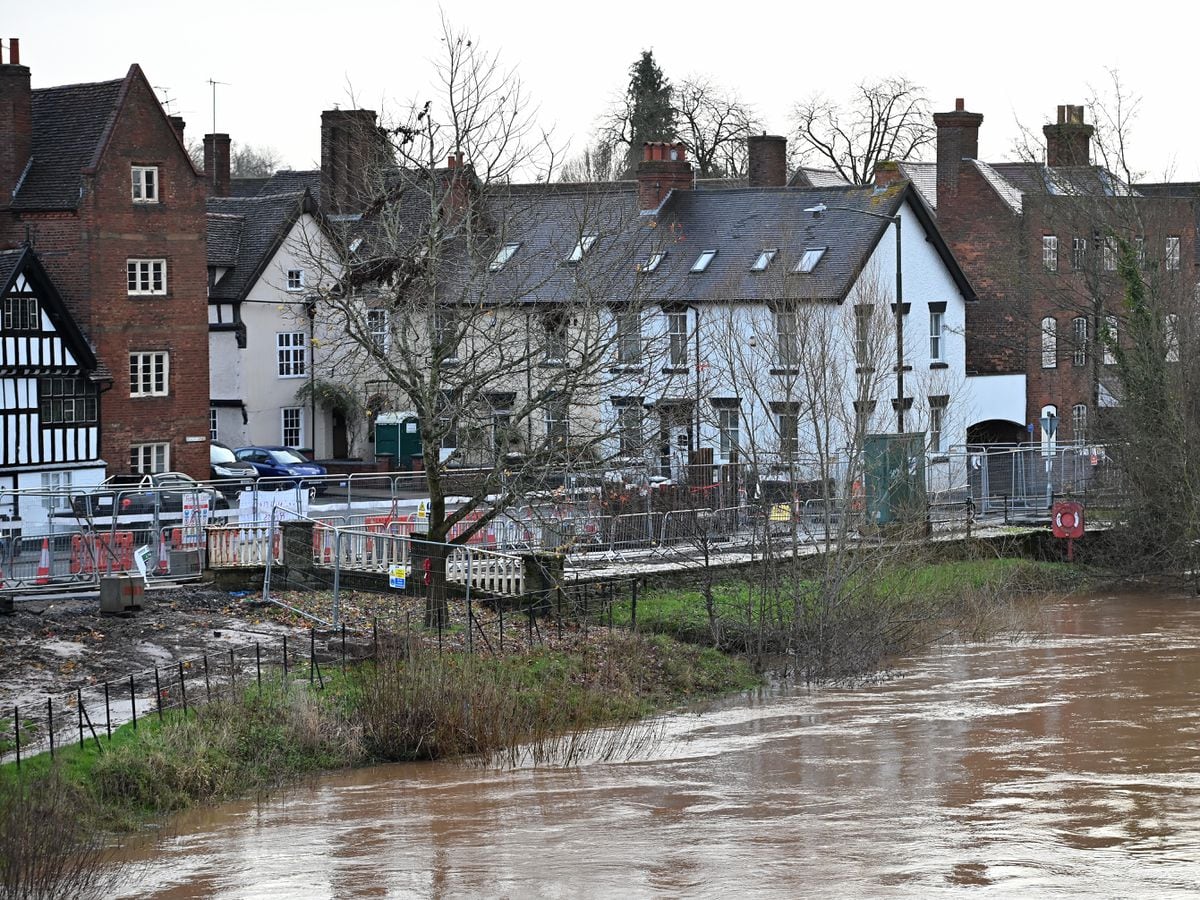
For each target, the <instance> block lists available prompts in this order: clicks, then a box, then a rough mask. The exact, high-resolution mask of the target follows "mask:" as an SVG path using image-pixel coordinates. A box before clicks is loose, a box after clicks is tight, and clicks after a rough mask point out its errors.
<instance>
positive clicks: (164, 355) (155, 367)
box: [129, 350, 170, 397]
mask: <svg viewBox="0 0 1200 900" xmlns="http://www.w3.org/2000/svg"><path fill="white" fill-rule="evenodd" d="M169 376H170V354H169V353H168V352H167V351H166V350H151V351H147V352H143V353H130V354H129V396H130V397H165V396H166V395H167V393H168V390H169V387H170V381H169Z"/></svg>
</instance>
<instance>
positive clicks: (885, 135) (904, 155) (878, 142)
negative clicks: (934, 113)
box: [792, 76, 935, 184]
mask: <svg viewBox="0 0 1200 900" xmlns="http://www.w3.org/2000/svg"><path fill="white" fill-rule="evenodd" d="M792 121H793V123H794V126H795V130H794V136H795V139H796V143H797V145H798V146H799V148H800V150H799V155H800V158H801V159H802V161H804V162H815V163H816V164H819V165H830V166H832V167H833V169H834V171H835V172H837V173H838V174H839V175H840V176H842V177H843V178H845V179H846V180H847V181H848V182H850V183H851V184H869V183H870V182H871V180H872V178H873V176H874V172H875V165H876V164H877V163H881V162H884V161H887V160H891V161H895V162H903V161H904V160H908V159H918V158H920V156H921V154H922V152H923V151H924V150H925V148H926V147H929V146H931V145H932V144H933V142H934V139H935V131H934V128H933V121H932V118H931V116H930V112H929V102H928V100H927V99H926V97H925V94H924V90H923V89H922V88H921V87H920V86H919V85H916V84H913V83H912V82H911V81H909V80H908V79H907V78H903V77H900V76H894V77H890V78H883V79H880V80H878V81H864V82H861V83H860V84H859V85H858V86H857V87H856V88H855V90H854V93H853V94H852V95H851V96H850V97H849V98H847V99H846V100H845V101H842V102H837V101H834V100H832V99H830V98H829V97H827V96H826V95H824V94H819V93H818V94H814V95H812V96H811V97H809V98H808V99H807V100H803V101H801V102H800V103H797V104H796V106H795V107H794V108H793V110H792Z"/></svg>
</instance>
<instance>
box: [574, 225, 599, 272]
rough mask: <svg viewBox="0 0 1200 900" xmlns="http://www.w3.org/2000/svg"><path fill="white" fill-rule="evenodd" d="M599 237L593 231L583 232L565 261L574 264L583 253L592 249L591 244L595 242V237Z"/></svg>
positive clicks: (581, 257)
mask: <svg viewBox="0 0 1200 900" xmlns="http://www.w3.org/2000/svg"><path fill="white" fill-rule="evenodd" d="M598 237H600V235H598V234H597V233H596V232H594V231H587V232H584V233H583V235H581V236H580V238H579V243H577V244H576V245H575V249H574V250H572V251H571V255H570V256H568V257H567V262H569V263H571V264H572V265H574V264H575V263H578V262H579V261H580V260H581V259H583V254H585V253H587V252H588V251H589V250H591V249H592V244H594V243H596V238H598Z"/></svg>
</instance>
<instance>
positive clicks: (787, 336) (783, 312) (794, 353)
mask: <svg viewBox="0 0 1200 900" xmlns="http://www.w3.org/2000/svg"><path fill="white" fill-rule="evenodd" d="M774 316H775V365H777V366H779V367H780V368H782V369H795V368H797V367H798V366H799V365H800V328H799V323H798V322H797V320H796V310H794V309H792V308H791V307H778V308H776V309H775V310H774Z"/></svg>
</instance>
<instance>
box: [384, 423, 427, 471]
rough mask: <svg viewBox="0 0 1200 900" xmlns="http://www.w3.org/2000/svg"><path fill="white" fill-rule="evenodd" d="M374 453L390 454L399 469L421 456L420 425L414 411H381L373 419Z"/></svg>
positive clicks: (410, 465)
mask: <svg viewBox="0 0 1200 900" xmlns="http://www.w3.org/2000/svg"><path fill="white" fill-rule="evenodd" d="M375 455H376V456H390V457H392V458H393V459H395V460H396V466H397V468H400V469H409V468H411V467H412V465H413V460H419V459H420V458H421V426H420V424H419V423H418V421H417V417H416V414H415V413H406V412H400V413H382V414H380V415H379V416H377V417H376V419H375Z"/></svg>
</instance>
